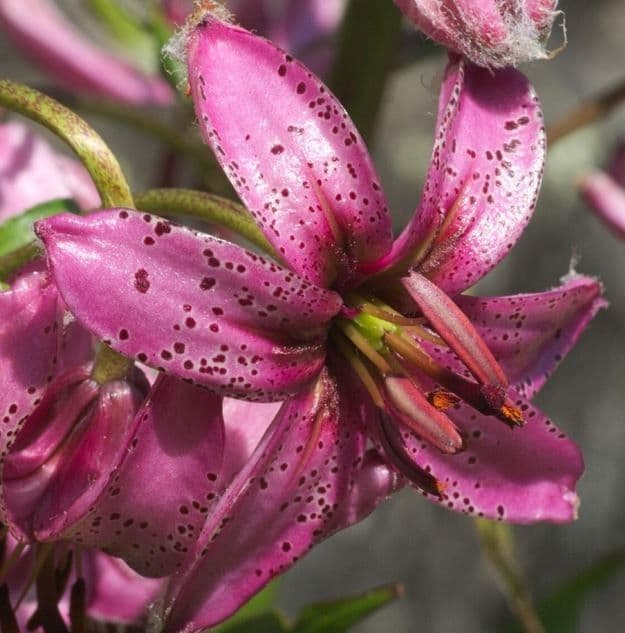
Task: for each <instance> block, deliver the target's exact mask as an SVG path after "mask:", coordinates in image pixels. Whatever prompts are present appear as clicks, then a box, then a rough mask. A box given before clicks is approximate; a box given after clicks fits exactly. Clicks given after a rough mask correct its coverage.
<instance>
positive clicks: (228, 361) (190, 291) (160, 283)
mask: <svg viewBox="0 0 625 633" xmlns="http://www.w3.org/2000/svg"><path fill="white" fill-rule="evenodd" d="M37 231H38V233H39V235H40V236H41V237H42V239H43V240H44V242H45V245H46V248H47V251H48V256H49V259H50V263H51V267H52V271H53V274H54V276H55V280H56V283H57V285H58V287H59V289H60V292H61V294H62V295H63V298H64V299H65V301H66V303H67V305H68V306H69V308H70V310H71V311H72V312H73V313H74V314H76V316H77V317H78V318H79V319H80V321H81V322H82V323H83V324H84V325H85V327H87V328H88V329H90V330H91V331H93V332H94V333H96V334H97V335H98V336H100V337H102V338H103V339H105V340H106V341H107V342H108V343H109V344H110V345H111V346H112V347H114V348H115V349H116V350H118V351H120V352H121V353H123V354H125V355H127V356H134V357H136V358H137V359H138V360H140V361H141V362H145V363H147V364H149V365H152V366H156V367H162V368H165V369H166V370H167V371H169V372H172V373H174V374H177V375H178V376H181V377H182V378H190V379H192V380H194V381H197V382H199V383H203V384H206V385H209V386H211V387H212V388H214V389H219V390H221V391H222V392H223V393H224V394H225V395H239V396H243V397H247V398H251V399H254V398H256V399H280V398H284V397H285V396H286V395H287V394H288V393H289V392H292V391H296V390H297V389H299V388H300V387H301V386H302V385H303V384H305V383H307V382H308V381H309V380H311V379H312V378H313V377H314V376H315V375H316V374H317V373H318V372H319V370H320V368H321V366H322V364H323V360H324V356H325V351H324V345H323V343H324V340H325V327H326V324H327V323H328V321H329V320H330V319H331V317H332V316H334V314H336V313H337V311H338V310H339V309H340V306H341V300H340V297H339V296H338V295H337V294H335V293H333V292H329V291H325V290H322V289H320V288H317V287H316V286H313V285H311V284H309V283H308V282H306V281H305V280H303V279H301V278H300V277H298V276H297V275H295V274H294V273H292V272H290V271H288V270H285V269H284V268H282V267H280V266H278V265H276V264H274V263H273V262H269V261H267V260H265V259H264V258H262V257H260V256H258V255H256V254H254V253H251V252H249V251H245V250H243V249H242V248H240V247H238V246H235V245H233V244H230V243H228V242H224V241H221V240H219V239H216V238H214V237H211V236H208V235H201V234H196V233H194V232H192V231H190V230H188V229H185V228H181V227H177V226H173V225H171V224H170V223H169V222H167V221H165V220H161V219H159V218H157V217H152V216H149V215H141V214H139V213H136V212H132V211H125V210H122V211H109V212H102V213H95V214H91V215H90V216H88V217H86V218H80V217H77V216H71V215H61V216H56V217H53V218H50V219H47V220H45V221H41V222H39V223H38V224H37Z"/></svg>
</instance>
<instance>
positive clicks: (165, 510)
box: [0, 122, 245, 620]
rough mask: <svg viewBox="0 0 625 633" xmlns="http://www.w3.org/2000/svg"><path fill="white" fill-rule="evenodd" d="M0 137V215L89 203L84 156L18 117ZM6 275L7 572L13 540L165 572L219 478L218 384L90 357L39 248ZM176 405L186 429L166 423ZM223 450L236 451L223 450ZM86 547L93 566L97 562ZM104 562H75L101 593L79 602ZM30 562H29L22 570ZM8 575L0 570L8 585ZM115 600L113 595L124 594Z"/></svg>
mask: <svg viewBox="0 0 625 633" xmlns="http://www.w3.org/2000/svg"><path fill="white" fill-rule="evenodd" d="M0 145H1V147H2V150H3V151H2V161H3V162H6V165H5V166H6V169H4V170H3V173H2V176H1V177H0V194H1V195H0V219H2V220H10V221H12V220H14V219H15V218H16V216H17V215H18V214H19V213H20V212H21V211H24V210H25V209H28V208H29V207H30V206H31V205H36V204H41V203H42V202H45V201H46V200H49V199H57V198H74V199H75V200H76V201H77V202H78V203H79V204H80V206H82V207H83V208H93V207H98V206H100V200H99V197H98V194H97V192H96V191H95V188H94V186H93V184H92V182H91V180H90V178H89V175H88V174H87V172H86V170H84V168H82V166H81V165H80V164H79V163H77V162H75V161H73V160H72V159H69V158H66V157H64V156H62V155H61V154H57V153H56V152H54V151H53V150H52V149H51V148H50V147H49V146H48V145H47V144H46V143H45V141H43V140H42V139H41V138H40V137H39V136H37V135H36V134H35V133H33V132H32V131H31V130H30V129H29V128H27V127H26V126H24V125H22V124H19V123H15V122H9V123H5V124H2V125H0ZM7 281H8V282H9V284H8V289H6V290H5V291H3V292H0V366H1V368H2V371H0V419H1V420H2V428H1V429H0V486H1V494H0V521H1V522H2V523H3V524H4V526H5V527H6V528H7V529H8V531H9V533H10V534H11V537H10V538H12V539H13V540H15V541H17V544H18V546H19V551H18V552H17V554H16V555H15V557H14V558H15V560H14V561H13V563H12V564H11V565H8V566H7V569H8V571H9V572H10V574H9V577H8V580H7V582H9V583H10V581H11V578H12V577H13V575H12V568H11V567H12V565H13V566H18V567H19V566H20V565H22V566H23V563H24V561H23V560H22V558H21V557H20V556H19V554H20V552H22V551H24V557H23V558H25V559H26V560H27V559H28V558H29V556H30V558H32V557H33V556H34V557H35V558H36V559H38V560H39V559H41V557H42V556H44V554H45V555H48V554H49V553H50V552H51V550H50V545H51V544H52V543H57V542H58V541H64V542H65V543H66V546H65V547H66V550H67V548H68V547H69V548H70V550H71V549H73V548H74V546H78V550H82V549H83V548H85V547H89V546H92V547H94V548H103V549H106V550H107V551H108V552H111V553H113V554H116V555H118V556H121V557H123V558H125V559H126V560H127V561H128V563H129V564H130V565H132V566H133V567H134V568H135V569H137V570H139V571H140V572H141V573H142V574H143V575H144V576H158V577H164V576H166V575H168V574H169V573H171V572H172V571H173V570H174V569H175V568H176V566H179V565H181V561H182V559H183V558H184V556H185V554H186V551H187V550H188V544H189V542H190V541H191V540H193V539H194V538H195V537H196V536H197V534H198V533H199V529H200V526H201V525H202V523H203V522H204V517H205V514H206V513H207V512H208V506H209V505H210V501H211V500H212V499H214V498H215V497H216V496H217V491H218V489H219V488H218V487H219V486H223V484H222V481H221V478H220V477H221V473H222V460H223V451H224V448H223V446H224V421H223V417H222V414H221V398H219V397H218V396H216V395H215V394H213V393H211V392H209V391H207V390H205V389H202V388H200V387H196V386H193V385H189V384H187V383H185V382H183V381H182V380H181V379H179V378H176V377H175V376H161V377H160V378H157V379H156V381H155V382H154V383H153V384H148V381H147V380H146V378H145V376H144V375H143V372H142V371H141V369H139V368H138V367H134V368H133V367H131V365H132V363H131V362H129V361H128V360H127V359H119V358H117V359H115V355H114V354H108V357H109V362H108V370H109V371H108V373H107V372H106V371H103V368H104V369H106V363H104V365H102V363H101V362H100V366H99V368H98V367H97V365H98V362H99V361H98V359H100V361H102V359H103V358H104V359H105V360H106V356H107V353H106V348H105V347H101V348H100V351H99V352H98V353H97V354H95V353H94V352H95V350H94V342H93V337H92V335H91V333H90V332H88V331H86V330H85V329H84V328H83V327H82V325H81V324H80V323H79V322H78V321H77V320H76V319H75V318H74V317H73V316H72V315H71V314H70V313H69V312H68V311H67V307H66V305H65V303H64V302H63V300H62V299H61V297H60V295H59V293H58V289H57V286H56V284H55V283H54V279H53V277H52V276H51V274H50V272H49V270H48V269H47V267H46V265H45V262H44V261H43V260H41V259H38V260H35V261H32V262H29V263H27V264H26V265H25V266H24V267H23V268H22V269H20V270H18V271H17V272H15V273H14V274H13V275H12V277H11V278H10V279H7ZM103 351H104V352H103ZM111 359H112V360H113V363H112V365H111V362H110V361H111ZM115 363H117V366H116V365H115ZM111 369H114V370H115V371H111ZM180 418H182V419H184V420H185V421H186V423H187V424H188V427H187V428H186V429H178V428H176V427H175V425H173V424H172V420H173V419H180ZM239 435H240V434H239ZM238 444H241V441H240V440H238ZM243 444H244V445H245V443H243ZM244 448H245V446H244ZM230 453H232V449H231V450H230ZM235 457H236V455H235ZM237 459H239V460H240V459H241V457H238V458H237ZM229 460H230V462H234V463H237V462H236V459H234V458H233V456H232V455H230V457H229ZM228 477H231V475H228ZM172 480H175V481H177V482H178V484H179V485H178V486H172V485H171V481H172ZM165 517H166V518H167V520H166V518H165ZM68 543H70V544H71V545H68ZM139 543H140V546H139V545H138V544H139ZM24 548H25V550H24ZM78 550H77V551H78ZM156 551H158V561H155V560H154V554H155V552H156ZM7 556H8V554H7ZM94 556H96V559H97V560H96V561H95V562H94V565H95V564H96V563H97V568H98V569H100V568H102V567H103V566H104V567H107V565H106V561H105V562H102V561H103V560H104V559H101V558H100V555H95V554H94ZM101 556H105V555H104V554H102V555H101ZM83 558H84V557H83ZM98 561H99V562H98ZM56 562H57V563H59V565H60V566H62V561H60V562H59V561H58V560H57V561H56ZM100 563H102V564H100ZM120 565H121V563H120ZM108 567H111V566H110V565H109V566H108ZM114 567H115V565H113V566H112V568H114ZM122 567H123V565H122ZM83 568H84V569H85V570H86V569H87V562H86V560H85V561H83ZM114 571H115V569H113V570H112V571H111V574H112V576H111V575H110V574H108V573H107V578H108V580H109V581H111V582H112V583H113V584H112V585H111V584H110V583H109V584H107V583H106V582H105V583H103V581H102V574H100V573H97V574H96V573H86V572H85V574H84V576H83V580H84V583H85V592H86V594H85V595H86V600H87V607H88V608H87V612H88V613H92V614H95V613H96V612H97V613H99V614H100V616H99V617H101V618H106V617H107V611H106V605H103V606H102V605H101V606H98V607H96V606H93V609H92V608H91V607H90V606H89V605H91V604H92V597H93V600H95V601H96V602H98V604H100V602H99V601H98V596H103V595H107V592H114V588H115V582H113V581H114V580H115V578H116V574H115V573H113V572H114ZM118 571H119V573H120V574H122V576H123V574H124V573H126V572H123V570H122V568H121V567H120V569H119V570H118ZM40 572H41V566H39V565H34V571H33V572H32V578H31V581H32V583H36V582H38V581H39V574H40ZM57 572H58V569H57V570H56V572H55V573H57ZM127 574H128V575H129V578H132V577H134V576H133V573H131V572H130V570H127ZM118 575H119V574H118ZM107 582H108V581H107ZM103 584H104V585H106V586H102V585H103ZM15 586H17V587H18V588H19V583H17V585H15V583H14V584H13V585H11V584H9V588H10V589H11V591H12V592H13V593H15V591H14V589H15ZM146 586H151V585H150V583H147V582H146ZM19 593H21V589H20V590H19V591H18V594H19ZM153 593H154V592H153ZM14 597H15V596H14ZM127 597H130V596H127ZM16 600H17V598H16ZM117 602H118V604H119V605H120V608H122V607H123V605H124V604H126V602H127V601H126V602H124V600H122V599H121V598H118V599H117ZM144 602H145V603H146V604H147V601H144ZM93 604H94V605H95V602H94V603H93ZM146 604H144V605H143V606H146ZM15 606H16V603H15V602H13V607H15ZM128 606H129V608H130V607H132V605H131V604H129V605H128ZM135 607H136V605H135ZM135 607H132V608H133V609H134V611H133V613H136V612H137V611H138V607H136V608H135ZM131 610H132V609H131ZM109 611H111V613H109V615H110V616H111V618H112V619H113V620H119V619H120V617H121V616H120V614H119V612H116V613H113V612H112V610H111V609H109ZM19 613H20V614H22V613H30V612H29V611H28V609H26V610H25V611H24V610H20V611H19ZM143 615H145V613H144V614H143ZM128 617H130V615H128ZM137 617H138V616H137Z"/></svg>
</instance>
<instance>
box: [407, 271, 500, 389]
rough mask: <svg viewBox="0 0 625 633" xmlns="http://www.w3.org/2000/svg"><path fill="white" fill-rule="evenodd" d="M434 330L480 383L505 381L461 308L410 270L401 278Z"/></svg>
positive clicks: (434, 286)
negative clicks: (407, 274)
mask: <svg viewBox="0 0 625 633" xmlns="http://www.w3.org/2000/svg"><path fill="white" fill-rule="evenodd" d="M401 283H402V284H403V286H404V288H405V289H406V290H407V291H408V293H409V294H410V296H411V297H412V299H413V300H414V301H415V303H416V304H417V305H418V306H419V308H420V309H421V311H422V312H423V314H424V316H425V317H426V318H427V320H428V321H429V322H430V324H431V325H432V327H433V328H434V329H435V330H436V332H437V333H438V334H439V335H440V336H441V337H442V338H443V339H444V340H445V341H446V342H447V344H448V345H449V347H450V348H451V349H452V350H453V351H454V352H455V353H456V355H457V356H458V358H460V360H461V361H462V362H463V363H464V364H465V365H466V366H467V367H468V369H469V371H470V372H471V373H472V374H473V375H474V376H475V378H476V380H477V381H478V382H479V383H481V384H483V385H484V384H492V385H503V386H507V385H508V380H507V378H506V375H505V373H504V372H503V369H502V368H501V367H500V365H499V363H498V362H497V361H496V359H495V357H494V356H493V354H492V352H491V351H490V350H489V349H488V347H487V346H486V343H484V341H483V340H482V338H481V336H480V335H479V333H478V332H477V330H476V329H475V328H474V327H473V324H472V323H471V321H469V319H468V318H467V316H466V315H465V314H464V312H462V310H461V309H460V308H459V307H458V306H457V305H456V304H455V303H454V302H453V301H452V300H451V299H450V298H449V297H448V296H447V295H446V294H445V292H443V291H442V290H441V289H440V288H439V287H438V286H437V285H436V284H433V283H432V282H431V281H429V280H428V279H426V278H425V277H424V276H423V275H420V274H419V273H416V272H412V273H411V274H410V275H409V276H408V277H405V278H403V279H402V280H401Z"/></svg>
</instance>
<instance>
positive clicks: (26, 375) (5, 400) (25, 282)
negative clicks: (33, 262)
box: [0, 272, 60, 459]
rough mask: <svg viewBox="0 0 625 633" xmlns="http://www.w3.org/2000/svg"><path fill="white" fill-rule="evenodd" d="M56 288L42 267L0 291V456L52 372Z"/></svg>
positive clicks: (56, 319) (54, 344)
mask: <svg viewBox="0 0 625 633" xmlns="http://www.w3.org/2000/svg"><path fill="white" fill-rule="evenodd" d="M58 319H59V310H58V293H57V291H56V287H55V286H54V284H53V283H52V282H51V280H50V279H49V277H48V275H47V274H46V273H40V272H33V273H30V274H27V275H24V276H22V277H20V278H19V279H18V280H17V281H16V282H15V283H14V284H13V286H12V288H11V289H10V290H7V291H6V292H0V364H1V365H2V371H0V421H1V422H2V426H1V429H0V459H2V458H4V456H5V454H6V451H7V449H8V447H9V445H10V444H11V443H12V441H13V439H14V437H15V433H16V432H17V430H18V428H19V427H20V426H21V423H22V422H23V420H24V418H25V416H27V415H28V414H29V413H30V412H31V411H32V410H33V408H34V407H35V403H36V402H37V401H38V400H39V399H40V398H41V395H42V393H43V391H44V389H45V387H46V385H47V383H48V381H49V380H51V379H52V376H53V375H54V372H55V362H56V361H55V355H56V352H57V344H58V339H57V330H58V327H59V325H60V324H59V320H58Z"/></svg>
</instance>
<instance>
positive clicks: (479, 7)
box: [395, 0, 557, 68]
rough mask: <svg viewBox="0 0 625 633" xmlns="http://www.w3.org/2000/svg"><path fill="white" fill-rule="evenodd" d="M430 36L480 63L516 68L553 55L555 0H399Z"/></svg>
mask: <svg viewBox="0 0 625 633" xmlns="http://www.w3.org/2000/svg"><path fill="white" fill-rule="evenodd" d="M395 3H396V4H397V6H398V7H399V8H400V9H401V10H402V12H403V13H404V14H405V15H406V17H407V18H408V19H409V20H411V21H412V22H413V23H414V24H415V25H416V26H417V27H418V28H419V29H421V30H422V31H423V32H424V33H425V34H426V35H427V36H428V37H431V38H432V39H433V40H435V41H437V42H439V43H441V44H443V45H444V46H447V47H448V48H449V49H450V50H452V51H454V52H456V53H460V54H461V55H464V56H465V57H467V58H468V59H470V60H471V61H472V62H474V63H476V64H478V65H479V66H485V67H489V68H498V67H503V66H516V65H518V64H520V63H523V62H528V61H532V60H535V59H544V58H546V57H548V56H549V53H548V52H547V50H546V46H545V45H546V42H547V40H548V39H549V35H550V33H551V27H552V26H553V21H554V18H555V16H556V15H557V11H556V5H557V0H395Z"/></svg>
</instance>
